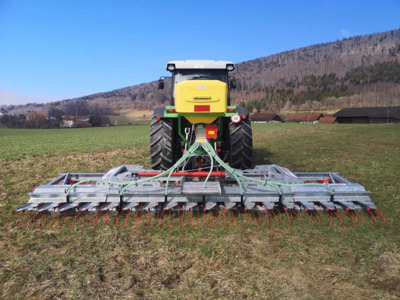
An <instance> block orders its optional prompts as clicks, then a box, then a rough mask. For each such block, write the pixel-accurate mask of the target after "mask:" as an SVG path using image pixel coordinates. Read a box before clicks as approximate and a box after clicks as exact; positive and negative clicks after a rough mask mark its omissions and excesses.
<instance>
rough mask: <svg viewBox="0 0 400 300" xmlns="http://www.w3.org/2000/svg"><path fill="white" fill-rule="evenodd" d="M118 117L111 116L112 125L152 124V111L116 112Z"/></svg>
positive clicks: (125, 110) (124, 110) (127, 110)
mask: <svg viewBox="0 0 400 300" xmlns="http://www.w3.org/2000/svg"><path fill="white" fill-rule="evenodd" d="M116 113H117V115H115V116H110V121H111V124H115V122H117V124H128V123H131V124H146V123H150V120H151V116H152V115H153V111H152V110H131V109H123V110H119V111H116Z"/></svg>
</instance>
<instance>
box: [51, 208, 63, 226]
mask: <svg viewBox="0 0 400 300" xmlns="http://www.w3.org/2000/svg"><path fill="white" fill-rule="evenodd" d="M60 213H61V212H60V211H58V212H56V213H55V214H54V217H53V220H52V222H51V224H50V228H53V225H54V223H55V222H56V219H57V217H58V216H59V215H60Z"/></svg>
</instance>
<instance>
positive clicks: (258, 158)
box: [253, 148, 273, 165]
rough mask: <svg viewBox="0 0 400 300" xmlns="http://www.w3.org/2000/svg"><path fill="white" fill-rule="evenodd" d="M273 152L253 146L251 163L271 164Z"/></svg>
mask: <svg viewBox="0 0 400 300" xmlns="http://www.w3.org/2000/svg"><path fill="white" fill-rule="evenodd" d="M272 157H273V153H272V152H270V151H268V150H265V149H262V148H254V149H253V165H268V164H273V159H272Z"/></svg>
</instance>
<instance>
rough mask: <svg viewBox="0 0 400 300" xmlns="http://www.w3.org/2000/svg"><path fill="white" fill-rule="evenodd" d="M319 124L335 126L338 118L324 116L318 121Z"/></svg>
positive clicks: (328, 115)
mask: <svg viewBox="0 0 400 300" xmlns="http://www.w3.org/2000/svg"><path fill="white" fill-rule="evenodd" d="M318 123H321V124H334V123H337V120H336V118H335V117H334V116H333V115H330V114H324V116H323V117H322V118H321V119H319V120H318Z"/></svg>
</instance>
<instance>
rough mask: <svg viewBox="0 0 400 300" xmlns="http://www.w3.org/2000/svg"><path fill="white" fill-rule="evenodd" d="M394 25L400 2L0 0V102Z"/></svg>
mask: <svg viewBox="0 0 400 300" xmlns="http://www.w3.org/2000/svg"><path fill="white" fill-rule="evenodd" d="M399 27H400V1H399V0H379V1H378V0H376V1H375V0H374V1H370V0H363V1H360V0H353V1H342V0H339V1H322V0H320V1H286V0H281V1H266V0H265V1H254V0H246V1H232V0H231V1H217V0H214V1H209V0H204V1H174V0H169V1H157V0H153V1H141V0H136V1H135V0H131V1H127V0H124V1H122V0H121V1H118V0H115V1H109V0H107V1H103V0H93V1H92V0H76V1H75V0H63V1H54V0H34V1H33V0H0V104H20V103H26V102H48V101H51V100H57V99H66V98H73V97H79V96H84V95H89V94H92V93H96V92H104V91H109V90H113V89H118V88H122V87H126V86H131V85H135V84H140V83H143V82H148V81H152V80H155V79H157V78H158V77H159V76H162V75H167V73H166V71H165V69H164V68H165V64H166V62H167V61H169V60H183V59H216V60H232V61H234V62H236V63H237V62H242V61H246V60H250V59H254V58H258V57H263V56H268V55H271V54H275V53H279V52H282V51H286V50H291V49H295V48H299V47H303V46H308V45H312V44H316V43H323V42H330V41H335V40H339V39H342V38H344V37H349V36H354V35H362V34H367V33H375V32H382V31H387V30H391V29H397V28H399Z"/></svg>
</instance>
